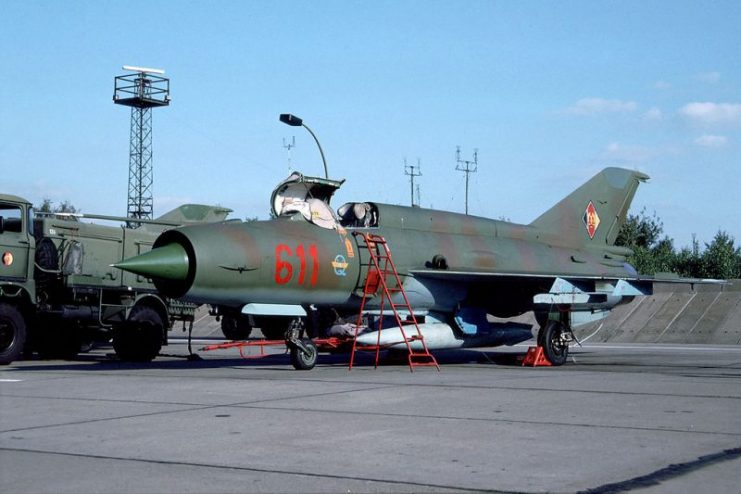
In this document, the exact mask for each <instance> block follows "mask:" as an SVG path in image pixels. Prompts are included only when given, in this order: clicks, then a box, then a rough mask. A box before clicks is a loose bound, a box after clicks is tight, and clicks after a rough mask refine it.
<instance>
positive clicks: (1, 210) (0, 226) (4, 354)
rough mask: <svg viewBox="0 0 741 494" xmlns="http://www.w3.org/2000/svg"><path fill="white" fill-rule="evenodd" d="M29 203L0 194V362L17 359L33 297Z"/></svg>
mask: <svg viewBox="0 0 741 494" xmlns="http://www.w3.org/2000/svg"><path fill="white" fill-rule="evenodd" d="M32 229H33V222H32V208H31V203H29V202H28V201H27V200H25V199H23V198H21V197H18V196H12V195H8V194H0V364H8V363H10V362H12V361H13V360H15V359H17V358H18V357H19V356H20V354H21V352H22V351H23V347H24V345H25V343H26V324H25V321H26V319H27V317H28V315H29V314H30V313H31V312H32V306H33V304H34V303H35V302H36V300H35V292H36V288H35V282H34V278H33V268H34V265H33V262H34V253H35V248H36V243H35V241H34V237H33V233H32Z"/></svg>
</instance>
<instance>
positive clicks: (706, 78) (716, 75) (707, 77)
mask: <svg viewBox="0 0 741 494" xmlns="http://www.w3.org/2000/svg"><path fill="white" fill-rule="evenodd" d="M695 78H696V79H697V80H698V81H700V82H707V83H708V84H715V83H717V82H718V81H719V80H720V72H703V73H702V74H697V76H695Z"/></svg>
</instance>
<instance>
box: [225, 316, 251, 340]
mask: <svg viewBox="0 0 741 494" xmlns="http://www.w3.org/2000/svg"><path fill="white" fill-rule="evenodd" d="M221 332H222V333H224V337H225V338H226V339H227V340H234V341H238V340H246V339H247V338H249V337H250V333H252V326H250V322H249V320H248V319H247V318H246V317H244V316H242V315H241V314H237V315H234V316H232V315H228V316H224V317H222V318H221Z"/></svg>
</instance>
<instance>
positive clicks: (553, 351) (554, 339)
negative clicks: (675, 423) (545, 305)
mask: <svg viewBox="0 0 741 494" xmlns="http://www.w3.org/2000/svg"><path fill="white" fill-rule="evenodd" d="M562 332H563V326H562V325H561V323H559V322H556V321H548V322H547V323H546V326H545V328H542V329H541V330H540V334H539V335H538V344H539V345H540V346H542V347H543V353H545V358H547V359H548V361H549V362H550V363H551V364H552V365H554V366H558V365H563V364H564V363H566V358H567V357H568V356H569V345H568V343H564V342H563V341H562V340H561V333H562Z"/></svg>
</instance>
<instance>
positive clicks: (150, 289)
mask: <svg viewBox="0 0 741 494" xmlns="http://www.w3.org/2000/svg"><path fill="white" fill-rule="evenodd" d="M230 212H231V210H229V209H225V208H221V207H212V206H203V205H198V204H187V205H183V206H180V207H179V208H176V209H174V210H173V211H170V212H169V213H167V214H165V215H163V216H161V217H159V218H157V219H156V220H143V219H136V220H135V221H136V223H137V225H136V226H138V227H137V228H129V227H128V226H115V225H113V226H109V225H104V224H100V223H90V222H87V221H82V218H81V217H82V216H83V215H69V214H34V212H33V208H32V205H31V203H30V202H29V201H27V200H25V199H23V198H21V197H17V196H13V195H6V194H0V256H2V258H1V259H0V364H8V363H10V362H12V361H13V360H16V359H18V358H19V357H20V356H21V355H22V354H23V353H24V352H26V353H28V352H30V351H34V350H35V351H37V352H38V353H39V354H40V355H42V357H71V356H73V355H75V354H77V353H78V352H79V351H80V350H81V348H83V347H85V346H86V345H89V344H90V343H91V342H93V341H96V340H100V339H103V340H110V339H112V340H113V348H114V350H115V352H116V354H117V355H118V357H119V358H121V359H123V360H133V361H149V360H152V359H153V358H155V357H156V356H157V354H158V353H159V351H160V349H161V348H162V345H163V344H167V331H168V330H169V329H171V328H172V327H173V325H174V324H175V323H176V322H178V321H182V322H183V324H184V325H186V324H188V323H192V321H193V317H194V313H195V308H196V306H195V305H192V304H187V303H182V302H177V301H174V300H171V299H168V298H166V297H164V296H161V295H159V294H158V293H157V290H156V289H155V287H154V285H153V284H152V283H151V282H150V281H149V280H148V279H146V278H144V277H142V276H139V275H134V274H131V273H127V272H124V271H121V270H119V269H116V268H113V267H111V264H113V263H116V262H119V261H121V260H122V259H127V258H130V257H132V256H135V255H137V254H141V253H143V252H146V251H148V250H150V249H151V248H152V243H153V242H154V240H155V239H156V238H157V236H158V235H159V234H160V233H162V231H164V230H166V229H168V228H172V227H175V226H179V225H185V224H190V223H201V222H216V221H224V220H225V219H226V216H227V215H228V214H229V213H230ZM84 218H91V219H99V220H113V221H121V222H126V223H127V224H130V222H131V221H132V219H130V218H120V217H113V216H102V215H88V214H86V215H84ZM132 226H133V225H132Z"/></svg>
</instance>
